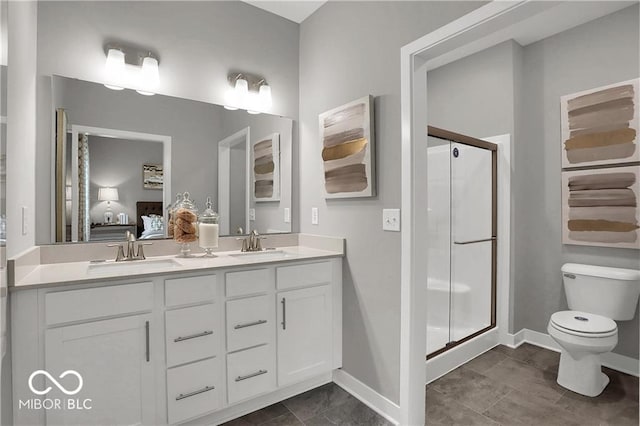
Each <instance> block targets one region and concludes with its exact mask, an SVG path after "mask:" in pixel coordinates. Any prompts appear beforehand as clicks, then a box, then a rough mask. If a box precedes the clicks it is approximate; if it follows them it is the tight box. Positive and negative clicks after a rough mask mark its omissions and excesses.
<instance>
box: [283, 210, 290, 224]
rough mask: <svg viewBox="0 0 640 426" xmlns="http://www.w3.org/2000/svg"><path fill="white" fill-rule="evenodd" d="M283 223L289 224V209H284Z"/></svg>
mask: <svg viewBox="0 0 640 426" xmlns="http://www.w3.org/2000/svg"><path fill="white" fill-rule="evenodd" d="M284 223H291V209H290V208H289V207H285V208H284Z"/></svg>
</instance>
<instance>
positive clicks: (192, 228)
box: [173, 192, 198, 257]
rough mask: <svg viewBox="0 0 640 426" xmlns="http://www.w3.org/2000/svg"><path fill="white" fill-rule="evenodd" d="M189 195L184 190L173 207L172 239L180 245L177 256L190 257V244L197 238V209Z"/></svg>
mask: <svg viewBox="0 0 640 426" xmlns="http://www.w3.org/2000/svg"><path fill="white" fill-rule="evenodd" d="M190 197H191V196H190V194H189V193H188V192H185V193H184V194H183V196H182V201H180V202H179V203H178V204H177V205H176V206H175V208H174V213H173V216H174V224H173V239H174V241H175V242H177V243H178V244H180V245H181V248H180V254H179V256H178V257H191V246H190V244H191V243H193V242H195V241H196V240H197V239H198V228H197V224H198V209H197V207H196V203H195V202H194V201H193V200H192V199H191V198H190Z"/></svg>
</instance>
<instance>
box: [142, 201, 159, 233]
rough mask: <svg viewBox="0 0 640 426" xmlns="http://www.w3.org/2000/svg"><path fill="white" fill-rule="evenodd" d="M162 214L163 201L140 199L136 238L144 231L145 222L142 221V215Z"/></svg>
mask: <svg viewBox="0 0 640 426" xmlns="http://www.w3.org/2000/svg"><path fill="white" fill-rule="evenodd" d="M152 214H155V215H158V216H162V215H163V214H164V211H163V209H162V201H138V202H137V203H136V238H140V235H142V232H143V231H144V224H143V223H142V216H149V215H152Z"/></svg>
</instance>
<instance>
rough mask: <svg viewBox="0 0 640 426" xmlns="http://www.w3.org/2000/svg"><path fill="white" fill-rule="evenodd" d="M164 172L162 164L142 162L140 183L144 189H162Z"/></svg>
mask: <svg viewBox="0 0 640 426" xmlns="http://www.w3.org/2000/svg"><path fill="white" fill-rule="evenodd" d="M163 182H164V172H163V168H162V164H144V165H143V166H142V184H143V186H144V189H162V184H163Z"/></svg>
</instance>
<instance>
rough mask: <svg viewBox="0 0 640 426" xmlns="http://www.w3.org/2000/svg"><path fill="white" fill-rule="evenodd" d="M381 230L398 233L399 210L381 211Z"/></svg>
mask: <svg viewBox="0 0 640 426" xmlns="http://www.w3.org/2000/svg"><path fill="white" fill-rule="evenodd" d="M382 229H383V230H384V231H393V232H400V209H382Z"/></svg>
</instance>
